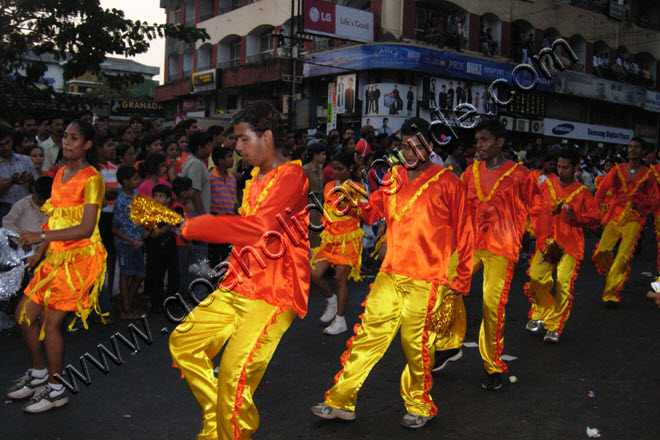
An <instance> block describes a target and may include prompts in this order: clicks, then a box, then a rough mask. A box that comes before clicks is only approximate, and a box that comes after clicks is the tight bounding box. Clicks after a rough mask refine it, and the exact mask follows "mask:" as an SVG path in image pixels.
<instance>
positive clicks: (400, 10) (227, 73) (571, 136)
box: [156, 0, 660, 145]
mask: <svg viewBox="0 0 660 440" xmlns="http://www.w3.org/2000/svg"><path fill="white" fill-rule="evenodd" d="M335 3H336V5H330V4H328V3H325V2H320V1H319V0H306V1H305V2H304V4H299V3H298V2H293V6H292V3H291V2H285V1H281V0H280V1H278V0H260V1H254V2H253V1H251V0H185V1H184V0H178V1H177V0H163V1H161V7H163V8H164V9H165V10H166V13H167V17H168V21H169V22H172V23H188V24H191V25H192V24H195V25H197V26H199V27H204V28H206V30H207V32H208V33H209V35H210V36H211V39H210V40H209V41H207V42H204V43H199V44H197V45H196V46H185V45H181V44H178V42H173V41H168V42H167V43H166V47H167V49H166V54H165V57H166V62H165V78H166V83H165V84H164V85H163V86H161V87H159V88H158V89H157V91H156V99H157V100H158V101H160V102H163V104H164V106H165V109H166V116H168V117H170V118H172V117H174V116H179V117H186V116H195V117H207V118H217V119H219V120H220V123H222V120H226V119H228V118H229V117H230V116H231V114H232V112H233V111H235V110H236V109H238V108H240V107H242V106H243V105H245V104H246V103H248V102H250V101H253V100H257V99H260V100H268V101H270V102H272V103H273V104H275V105H276V106H277V107H278V108H279V109H280V110H283V111H285V112H288V110H289V108H290V107H294V108H295V109H296V118H295V119H293V120H292V121H291V123H293V126H294V128H312V129H313V128H316V129H321V130H327V129H328V128H332V127H338V128H340V129H341V128H344V127H345V126H347V125H351V126H353V127H359V126H360V125H363V124H365V123H370V124H371V125H374V126H375V127H376V128H377V129H381V131H382V132H389V131H392V130H395V129H396V128H398V127H399V126H400V124H401V122H402V121H403V120H404V119H405V118H406V117H409V116H414V115H419V116H422V117H425V118H430V119H433V118H434V117H435V116H434V114H433V113H434V112H433V110H434V109H435V108H439V109H441V110H443V114H444V115H445V116H447V117H448V118H449V119H451V117H450V116H451V114H452V110H454V109H455V107H456V106H457V105H459V104H465V103H469V104H470V105H472V106H474V108H475V109H476V111H477V113H482V114H491V115H497V117H500V118H502V120H503V122H504V123H505V125H506V126H507V128H508V129H509V130H511V131H512V132H518V133H519V134H521V135H525V134H529V135H530V136H531V135H535V134H544V135H546V136H549V137H551V138H557V140H561V139H562V138H563V139H567V140H569V141H570V142H573V141H575V142H576V143H580V144H585V143H594V144H598V143H606V144H607V143H613V144H624V143H627V141H628V140H629V139H630V137H632V136H633V135H641V136H642V137H644V138H645V139H646V140H647V141H648V142H650V143H652V144H654V145H657V143H658V130H659V126H658V119H659V118H658V116H659V115H660V94H658V92H656V90H658V88H659V86H660V82H659V81H658V75H657V73H658V60H660V44H658V41H660V32H659V31H660V10H659V9H658V8H657V2H654V1H651V0H611V1H603V0H536V1H523V0H488V1H485V0H478V1H474V0H454V1H446V0H435V1H412V0H373V1H369V0H364V1H359V0H358V1H350V2H349V1H344V0H340V1H338V2H335ZM344 6H346V7H344ZM365 13H368V14H370V17H371V18H369V17H367V18H365V20H362V17H365V16H364V14H365ZM355 17H360V19H359V20H354V18H355ZM369 20H371V21H369ZM335 21H336V23H335ZM353 21H356V22H358V24H355V23H352V22H353ZM345 23H351V24H352V25H353V26H354V27H356V26H357V27H360V29H359V30H360V31H362V32H363V33H362V34H359V35H358V34H357V33H356V34H351V33H350V32H349V33H348V34H346V33H343V32H344V31H343V30H342V29H340V24H341V25H342V26H343V25H344V24H345ZM292 25H293V27H294V34H295V36H298V37H299V38H296V39H295V40H291V39H287V38H279V37H278V35H282V34H283V35H284V36H288V35H290V33H291V28H292ZM328 26H330V27H328ZM369 26H370V28H369V32H371V37H370V38H369V37H366V38H365V37H364V31H365V30H366V29H367V28H368V27H369ZM344 28H345V26H344ZM303 30H305V31H306V32H302V33H299V31H303ZM344 30H345V29H344ZM354 35H355V36H354ZM559 39H561V40H563V42H564V43H561V41H560V40H559ZM557 42H560V43H561V44H553V43H557ZM546 48H547V50H546V52H550V53H551V55H554V57H555V60H556V61H559V62H560V63H561V64H558V63H557V62H553V61H552V57H551V56H550V55H548V56H545V57H540V58H537V59H536V60H535V59H534V55H538V54H539V53H540V52H542V51H543V50H544V49H546ZM294 60H295V62H294ZM520 64H527V65H529V66H531V68H522V69H520V68H519V67H518V66H519V65H520ZM294 69H295V70H294ZM543 70H546V72H547V74H548V75H544V72H543ZM292 80H298V81H300V82H299V83H294V84H292ZM498 80H502V81H504V83H507V84H508V85H509V87H510V89H508V90H511V89H516V88H517V89H518V93H517V96H515V97H514V98H513V99H512V100H511V102H509V103H508V105H506V106H498V105H495V103H494V102H493V101H492V99H491V96H492V93H491V92H490V89H491V85H492V84H493V82H494V81H498ZM349 82H350V87H349ZM532 86H533V87H532ZM496 89H498V90H499V89H500V87H497V88H496ZM504 89H506V87H504ZM523 89H525V90H523ZM290 96H294V99H295V101H296V102H295V105H291V104H290V101H289V100H288V97H290ZM484 96H485V97H486V98H485V99H484ZM507 96H508V95H507ZM502 101H507V100H505V99H504V98H502ZM303 113H304V115H302V114H303ZM314 114H315V115H316V118H315V117H314ZM302 116H304V117H302ZM385 119H387V121H385Z"/></svg>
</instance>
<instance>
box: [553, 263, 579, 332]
mask: <svg viewBox="0 0 660 440" xmlns="http://www.w3.org/2000/svg"><path fill="white" fill-rule="evenodd" d="M579 271H580V260H575V268H574V269H573V276H572V277H571V284H570V286H569V291H568V305H567V306H566V310H564V313H562V314H561V319H560V320H559V329H558V330H557V333H559V334H561V332H562V331H563V330H564V324H565V323H566V319H567V317H568V314H569V313H570V312H571V307H572V306H573V287H574V286H575V280H576V279H577V276H578V272H579Z"/></svg>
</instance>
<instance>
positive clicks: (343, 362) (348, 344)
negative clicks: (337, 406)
mask: <svg viewBox="0 0 660 440" xmlns="http://www.w3.org/2000/svg"><path fill="white" fill-rule="evenodd" d="M373 286H374V285H373V283H372V284H371V285H370V286H369V291H371V288H372V287H373ZM368 300H369V295H367V297H366V298H365V299H364V301H363V302H362V307H363V308H364V309H366V308H367V301H368ZM363 316H364V311H362V314H361V315H360V316H358V319H359V320H360V322H358V323H357V324H355V326H354V327H353V336H351V337H350V339H349V340H348V341H346V351H344V353H343V354H342V355H341V359H340V362H341V370H339V372H338V373H337V374H335V384H337V382H339V379H340V378H341V375H342V374H344V367H346V361H347V360H348V356H350V354H351V347H352V346H353V341H354V340H355V336H357V332H358V330H360V327H361V326H362V317H363ZM331 390H332V388H331V389H329V390H328V391H326V392H325V400H328V398H329V397H330V391H331Z"/></svg>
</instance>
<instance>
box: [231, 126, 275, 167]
mask: <svg viewBox="0 0 660 440" xmlns="http://www.w3.org/2000/svg"><path fill="white" fill-rule="evenodd" d="M268 132H269V131H268ZM266 133H267V132H264V133H262V134H261V136H259V135H258V134H257V133H255V132H254V131H252V129H251V128H250V125H249V124H248V123H247V122H241V123H240V124H238V125H234V135H235V136H236V151H238V153H239V154H240V155H241V156H242V157H243V159H245V160H247V161H248V163H249V164H250V165H252V166H255V167H260V166H261V162H262V161H264V159H265V158H266V157H265V156H266V145H265V142H264V135H265V134H266Z"/></svg>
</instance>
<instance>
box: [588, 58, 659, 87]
mask: <svg viewBox="0 0 660 440" xmlns="http://www.w3.org/2000/svg"><path fill="white" fill-rule="evenodd" d="M592 65H593V71H594V73H595V74H596V75H598V76H599V77H601V78H605V79H609V80H613V81H623V82H627V83H630V84H635V85H639V86H644V87H647V88H649V89H653V88H654V87H653V86H654V84H655V81H654V80H653V78H652V77H651V73H650V71H649V66H648V65H647V64H642V65H641V66H640V64H639V63H638V62H637V61H635V60H634V59H633V60H632V61H631V60H630V57H628V56H626V55H623V54H618V55H617V57H616V60H615V62H614V63H610V54H609V53H608V52H601V53H599V54H595V55H594V56H593V60H592Z"/></svg>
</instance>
